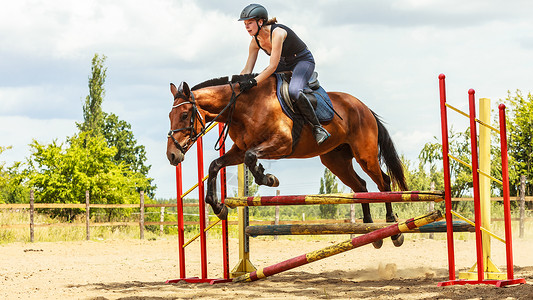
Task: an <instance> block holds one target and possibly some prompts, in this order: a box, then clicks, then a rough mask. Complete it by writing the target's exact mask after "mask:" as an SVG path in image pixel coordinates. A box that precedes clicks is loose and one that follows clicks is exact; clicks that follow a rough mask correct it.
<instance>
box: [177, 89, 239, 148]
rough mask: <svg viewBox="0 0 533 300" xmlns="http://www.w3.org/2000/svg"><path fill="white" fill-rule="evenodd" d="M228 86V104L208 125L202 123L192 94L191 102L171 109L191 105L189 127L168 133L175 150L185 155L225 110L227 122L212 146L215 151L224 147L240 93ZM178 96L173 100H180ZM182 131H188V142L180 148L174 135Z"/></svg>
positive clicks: (187, 100) (187, 101) (188, 101)
mask: <svg viewBox="0 0 533 300" xmlns="http://www.w3.org/2000/svg"><path fill="white" fill-rule="evenodd" d="M228 84H229V86H230V87H231V99H230V101H229V103H228V104H227V105H226V107H224V109H222V111H220V113H218V115H216V116H215V118H214V119H213V120H211V121H210V122H209V123H204V120H203V119H202V115H200V112H199V111H198V107H197V105H196V100H195V98H194V94H193V93H192V92H191V100H189V99H185V100H186V101H185V102H182V103H180V104H176V105H174V106H172V109H174V108H176V107H179V106H181V105H184V104H192V106H193V112H192V115H191V119H190V123H189V126H187V127H183V128H178V129H174V130H170V131H169V132H168V137H169V138H171V139H172V141H173V142H174V145H176V148H178V149H179V150H180V151H181V152H183V153H185V151H186V150H187V149H188V148H189V146H190V145H191V144H193V143H194V142H196V140H198V138H200V137H201V136H202V135H204V134H205V133H206V131H207V128H209V127H210V126H211V125H212V124H214V123H215V122H216V121H217V119H218V118H219V117H220V116H221V115H222V114H223V113H224V112H226V110H229V115H228V120H227V121H226V122H225V123H224V127H223V128H222V131H221V132H220V135H219V136H218V139H217V142H216V144H215V146H214V148H215V150H217V151H218V150H220V149H221V148H222V147H224V145H225V143H226V139H227V138H228V134H229V127H230V126H231V122H232V120H233V112H234V111H235V104H236V103H237V98H238V97H239V96H240V95H241V93H238V94H236V93H235V90H234V88H233V85H232V84H231V82H229V83H228ZM180 96H181V95H179V94H176V96H175V97H174V100H176V99H178V98H180ZM197 116H198V119H199V121H200V125H201V130H200V132H196V128H195V126H194V125H195V124H196V118H197ZM184 130H189V140H187V143H186V144H185V145H184V146H181V145H180V144H179V142H178V141H177V140H176V139H175V138H174V133H176V132H179V131H184ZM217 145H218V147H217Z"/></svg>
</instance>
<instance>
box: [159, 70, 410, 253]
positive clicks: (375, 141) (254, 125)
mask: <svg viewBox="0 0 533 300" xmlns="http://www.w3.org/2000/svg"><path fill="white" fill-rule="evenodd" d="M232 82H237V81H234V80H232V81H231V82H230V81H228V80H227V77H226V78H225V79H222V80H211V81H206V82H205V83H204V84H201V85H198V86H196V87H194V88H193V89H192V91H191V90H190V89H189V86H188V85H187V83H185V82H182V83H181V84H180V86H179V88H176V86H175V85H174V84H172V83H171V84H170V91H171V93H172V95H173V96H174V103H173V106H172V110H171V111H170V114H169V118H170V127H171V130H170V132H169V135H168V137H169V138H168V143H167V157H168V160H169V161H170V164H172V165H177V164H179V163H180V162H182V161H183V159H184V155H185V152H186V151H187V150H188V149H189V148H190V147H191V145H192V144H193V143H194V141H195V140H196V138H197V137H198V136H199V135H200V134H201V133H202V130H203V128H205V122H209V121H212V120H215V119H216V121H218V122H223V123H226V125H228V123H229V124H230V126H229V136H230V137H231V139H232V140H233V146H232V147H231V149H230V150H229V151H228V152H227V153H226V154H225V155H223V156H221V157H219V158H217V159H215V160H214V161H213V162H212V163H211V165H210V166H209V179H208V183H207V193H206V197H205V201H206V203H208V204H210V205H211V207H212V208H213V211H214V213H215V214H217V216H218V217H219V218H221V219H226V217H227V208H226V206H224V205H223V204H221V203H219V202H218V199H217V197H216V178H217V174H218V172H219V170H220V169H221V168H223V167H226V166H232V165H238V164H241V163H244V164H245V165H246V166H248V168H249V169H250V171H251V173H252V174H253V176H254V178H255V182H256V183H257V184H262V185H267V186H277V185H278V184H279V182H278V179H277V178H276V177H275V176H273V175H272V174H264V172H263V171H264V169H263V166H262V165H261V164H259V165H258V164H257V160H258V159H281V158H309V157H315V156H320V160H321V161H322V163H323V164H324V165H325V166H326V167H327V168H328V169H329V170H331V172H333V174H335V175H336V176H337V177H338V178H339V179H340V180H341V181H342V182H343V183H344V184H346V185H347V186H349V187H350V188H351V189H352V190H353V191H354V192H366V191H367V188H366V182H365V181H364V180H363V179H361V177H359V175H357V174H356V172H355V170H354V168H353V166H352V160H353V158H355V159H356V160H357V162H358V163H359V165H361V167H362V169H363V170H364V171H365V172H366V173H367V174H368V175H369V176H370V178H372V180H373V181H374V182H375V183H376V184H377V186H378V188H379V190H380V191H390V190H391V179H392V182H393V183H394V184H396V185H397V187H398V188H399V189H400V190H407V187H406V183H405V178H404V173H403V167H402V164H401V161H400V159H399V157H398V154H397V153H396V150H395V148H394V144H393V143H392V140H391V138H390V135H389V133H388V132H387V130H386V128H385V127H384V126H383V124H382V122H381V121H380V119H379V117H378V116H377V115H376V114H375V113H374V112H373V111H371V110H370V109H369V108H368V107H367V106H366V105H365V104H363V103H362V102H361V101H360V100H359V99H357V98H355V97H353V96H351V95H349V94H346V93H341V92H329V93H328V95H329V97H330V98H331V101H332V103H333V108H334V109H335V110H336V112H337V113H338V115H339V116H340V117H341V118H342V119H341V118H339V116H335V117H334V118H333V120H331V121H329V122H327V123H326V124H324V127H325V128H326V129H327V131H328V132H330V133H331V137H330V138H328V139H327V140H326V141H325V142H324V143H323V144H321V145H320V146H318V145H317V143H316V141H315V139H314V137H313V135H312V132H311V127H310V126H304V127H303V129H302V132H301V137H300V140H299V142H298V143H297V144H296V145H295V147H294V148H293V146H292V142H293V140H292V139H293V137H292V134H291V128H292V126H293V121H292V120H291V119H290V118H289V117H288V116H287V115H286V114H285V113H284V112H283V111H282V108H281V106H280V104H279V102H278V100H277V96H276V78H275V77H274V76H271V77H270V78H269V79H268V80H265V81H263V82H261V83H260V84H259V85H258V86H257V87H254V88H253V89H251V90H249V91H247V92H245V93H242V94H238V95H237V94H236V91H239V89H238V88H239V85H238V84H237V83H235V84H234V83H232ZM382 159H383V161H384V163H385V165H386V167H387V170H388V173H389V175H387V174H386V173H384V172H383V171H382V170H381V167H380V162H381V160H382ZM389 176H390V177H389ZM385 205H386V211H387V212H386V220H387V222H396V221H397V216H396V214H394V213H393V211H392V205H391V203H386V204H385ZM362 208H363V222H365V223H372V217H371V215H370V207H369V204H368V203H366V204H362ZM393 242H394V244H395V245H396V246H400V245H401V244H402V243H403V236H401V235H398V236H394V237H393ZM381 245H382V241H378V242H375V243H374V247H376V248H379V247H381Z"/></svg>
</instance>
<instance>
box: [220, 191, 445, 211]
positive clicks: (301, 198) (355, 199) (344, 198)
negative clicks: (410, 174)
mask: <svg viewBox="0 0 533 300" xmlns="http://www.w3.org/2000/svg"><path fill="white" fill-rule="evenodd" d="M443 199H444V193H443V192H438V191H436V192H429V191H399V192H365V193H349V194H319V195H292V196H287V195H284V196H259V197H232V198H226V202H225V203H226V205H227V206H228V207H230V208H235V207H237V206H276V205H316V204H349V203H375V202H377V201H379V202H414V201H435V202H438V201H442V200H443Z"/></svg>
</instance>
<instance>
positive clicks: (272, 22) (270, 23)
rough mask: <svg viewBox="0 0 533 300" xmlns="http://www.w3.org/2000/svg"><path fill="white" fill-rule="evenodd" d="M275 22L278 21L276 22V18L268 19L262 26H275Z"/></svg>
mask: <svg viewBox="0 0 533 300" xmlns="http://www.w3.org/2000/svg"><path fill="white" fill-rule="evenodd" d="M277 22H278V20H276V17H274V18H272V19H269V20H268V21H266V22H265V24H263V26H265V25H272V24H276V23H277Z"/></svg>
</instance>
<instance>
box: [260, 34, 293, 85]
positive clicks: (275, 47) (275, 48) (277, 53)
mask: <svg viewBox="0 0 533 300" xmlns="http://www.w3.org/2000/svg"><path fill="white" fill-rule="evenodd" d="M286 37H287V31H285V30H284V29H283V28H279V27H278V28H276V29H274V31H273V32H272V53H270V64H269V65H268V67H266V69H264V70H263V72H261V74H259V75H257V76H256V77H255V80H256V81H257V83H259V82H261V81H263V80H265V79H266V78H268V77H269V76H270V75H272V74H273V73H274V71H276V68H277V67H278V64H279V59H280V58H281V49H282V48H283V41H285V38H286Z"/></svg>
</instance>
